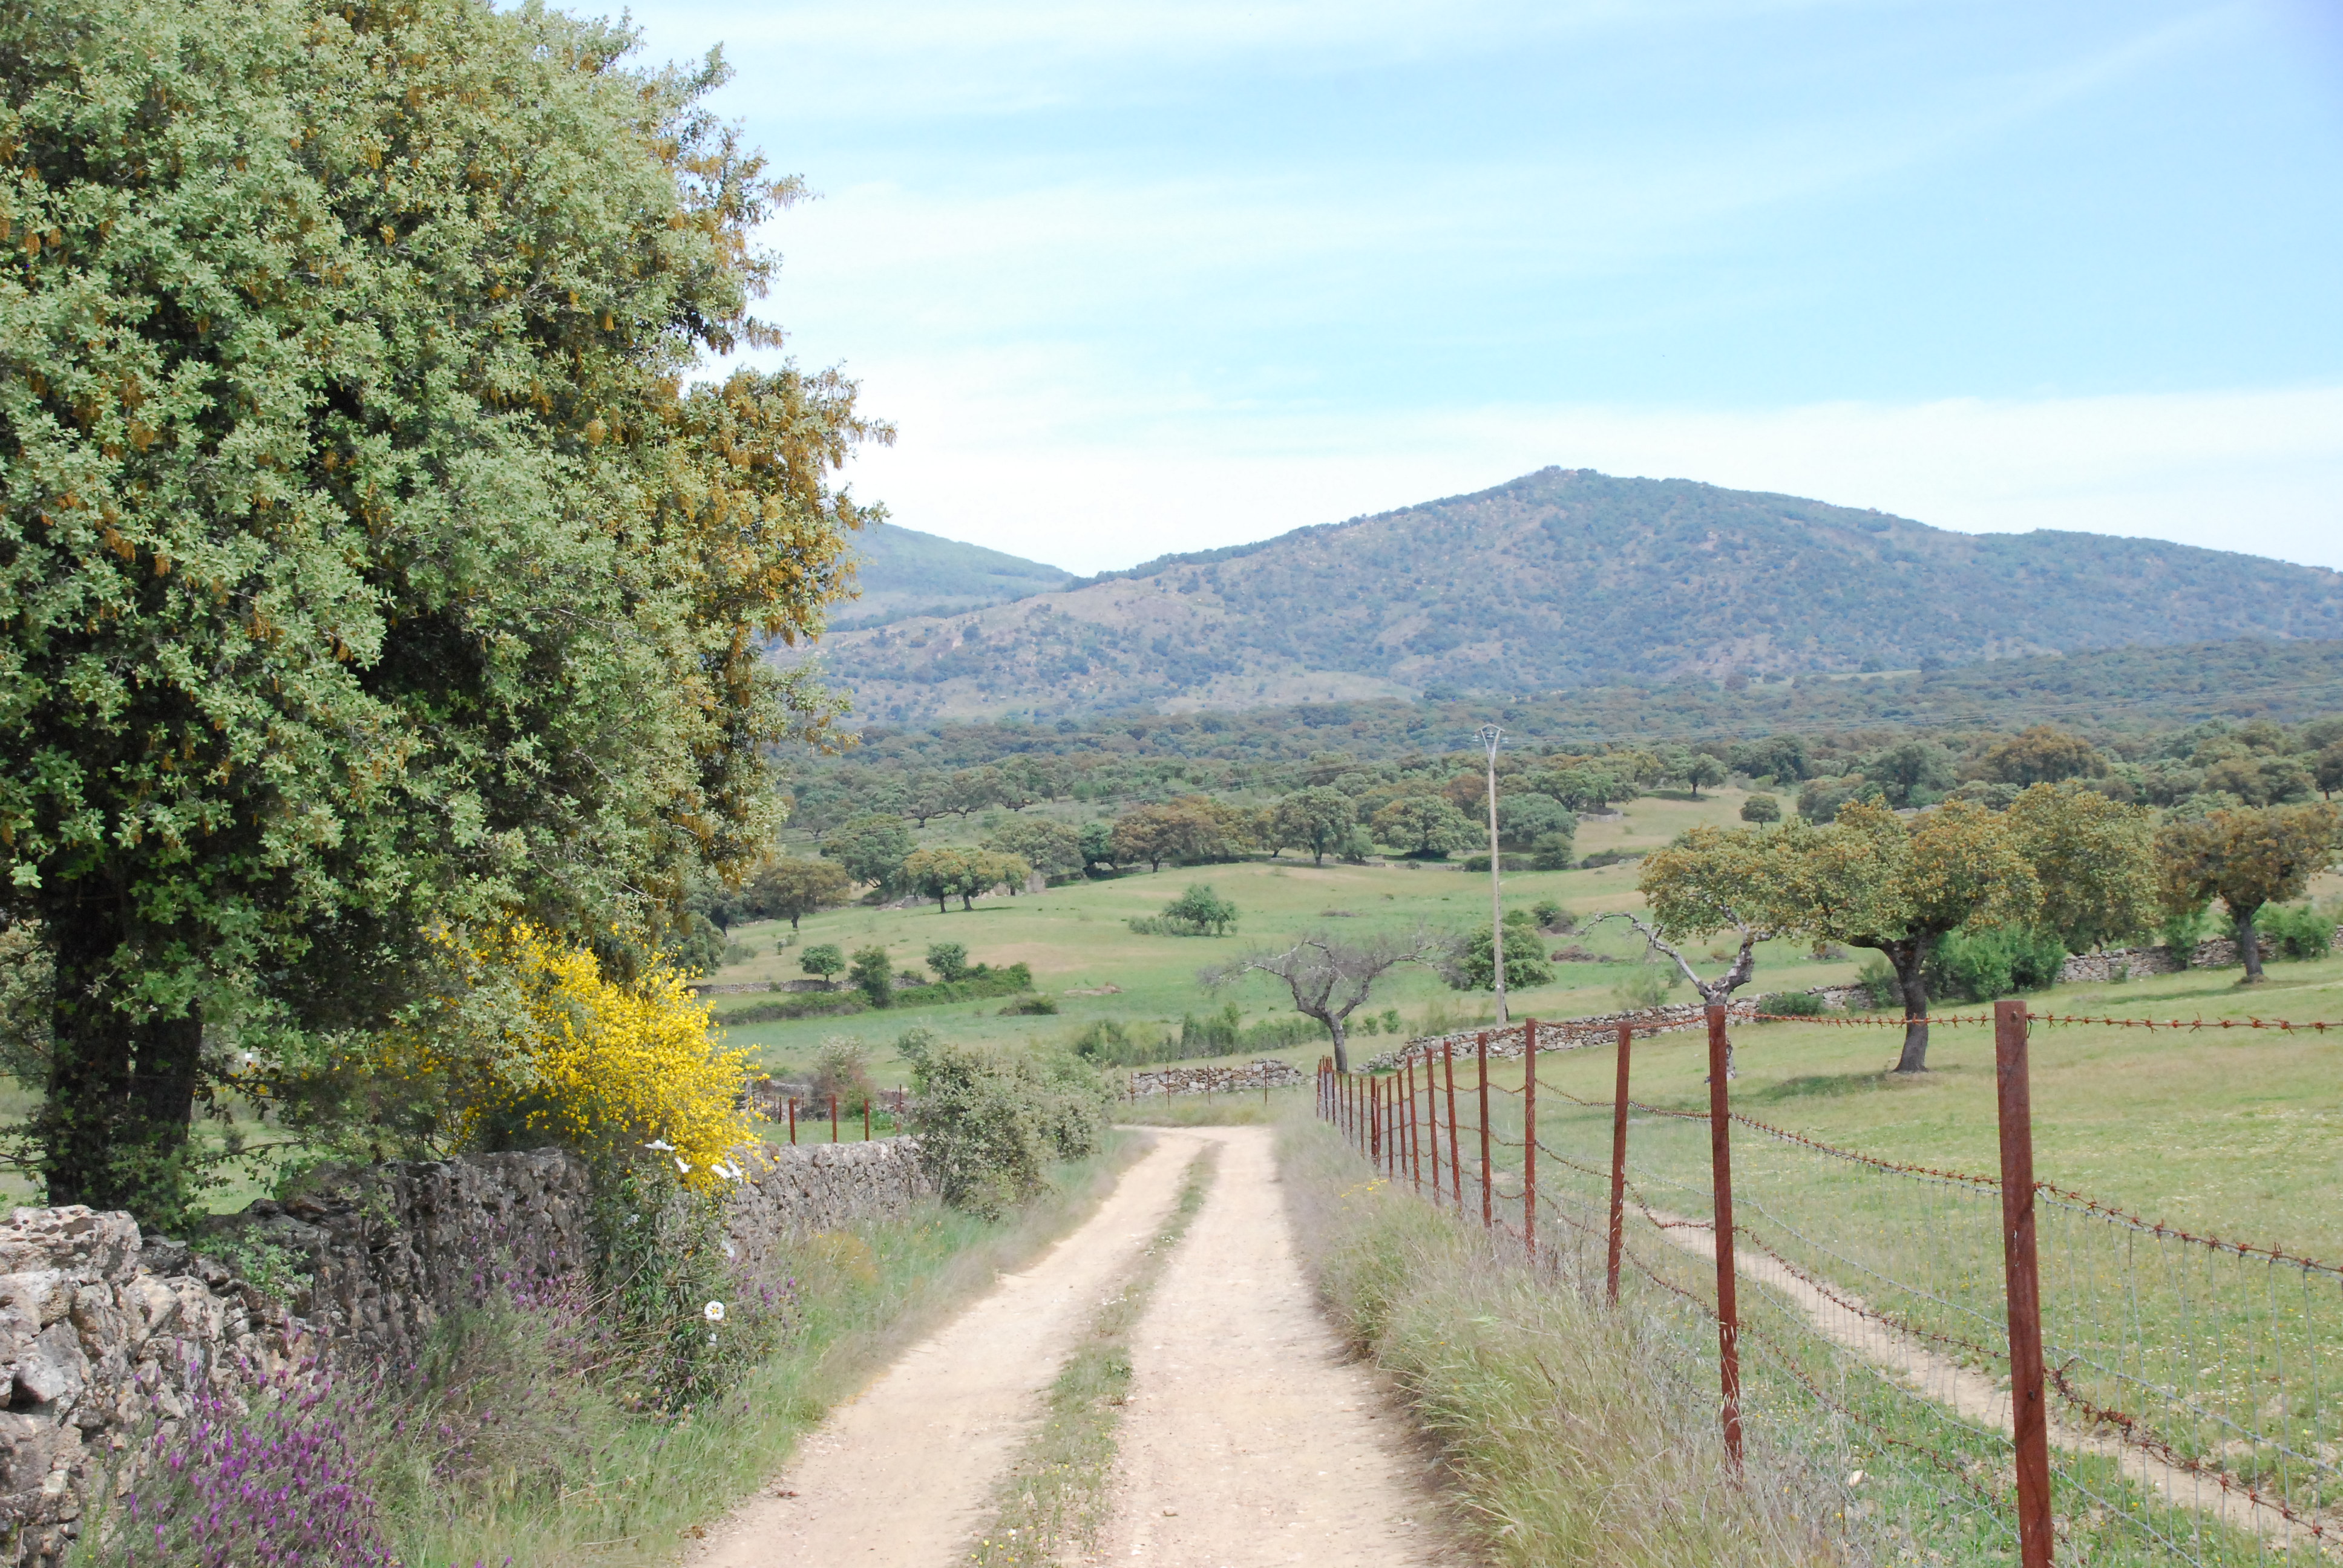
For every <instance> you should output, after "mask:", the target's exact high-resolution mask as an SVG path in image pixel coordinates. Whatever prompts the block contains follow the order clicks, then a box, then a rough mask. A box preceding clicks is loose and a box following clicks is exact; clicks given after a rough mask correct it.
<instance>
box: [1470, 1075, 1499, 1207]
mask: <svg viewBox="0 0 2343 1568" xmlns="http://www.w3.org/2000/svg"><path fill="white" fill-rule="evenodd" d="M1473 1050H1474V1052H1475V1053H1476V1054H1477V1055H1478V1056H1479V1057H1480V1059H1481V1229H1483V1231H1485V1230H1487V1229H1488V1228H1489V1227H1490V1226H1491V1225H1493V1224H1494V1223H1495V1222H1496V1218H1495V1215H1494V1214H1493V1213H1492V1211H1491V1200H1490V1191H1489V1032H1488V1030H1482V1031H1481V1040H1480V1043H1479V1044H1478V1045H1476V1046H1474V1047H1473Z"/></svg>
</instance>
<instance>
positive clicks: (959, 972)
mask: <svg viewBox="0 0 2343 1568" xmlns="http://www.w3.org/2000/svg"><path fill="white" fill-rule="evenodd" d="M928 972H929V973H930V974H931V975H933V976H935V977H936V979H938V980H941V981H942V982H943V983H944V984H946V985H950V984H952V983H953V982H955V981H957V980H964V979H966V978H967V976H968V949H967V947H966V946H965V945H964V944H962V943H960V942H930V943H929V944H928Z"/></svg>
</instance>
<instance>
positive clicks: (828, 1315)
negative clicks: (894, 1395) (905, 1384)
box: [385, 1134, 1144, 1568]
mask: <svg viewBox="0 0 2343 1568" xmlns="http://www.w3.org/2000/svg"><path fill="white" fill-rule="evenodd" d="M1143 1146H1144V1145H1143V1141H1141V1140H1140V1139H1137V1138H1133V1137H1131V1136H1130V1135H1128V1134H1117V1135H1114V1136H1113V1137H1112V1140H1111V1142H1110V1143H1109V1145H1108V1147H1107V1148H1106V1150H1105V1151H1103V1152H1101V1154H1099V1155H1098V1156H1096V1157H1095V1158H1092V1159H1090V1160H1085V1161H1078V1162H1075V1163H1072V1164H1070V1165H1065V1166H1061V1167H1060V1168H1059V1169H1058V1170H1057V1171H1055V1172H1054V1173H1053V1174H1052V1177H1051V1184H1050V1188H1049V1190H1048V1191H1046V1192H1045V1193H1043V1194H1042V1195H1041V1197H1040V1198H1038V1199H1036V1200H1035V1201H1032V1202H1031V1203H1029V1204H1027V1205H1026V1206H1025V1207H1023V1208H1022V1209H1021V1210H1019V1211H1017V1212H1016V1213H1014V1214H1013V1215H1011V1217H1010V1218H1009V1219H1007V1220H1006V1221H999V1222H988V1221H982V1220H979V1219H976V1218H974V1217H972V1216H970V1215H967V1214H963V1213H960V1212H958V1211H953V1210H950V1209H947V1208H944V1207H943V1206H942V1205H940V1204H930V1205H927V1206H926V1207H924V1208H923V1209H922V1211H920V1212H917V1213H915V1214H913V1215H911V1216H910V1217H908V1218H905V1219H902V1220H895V1221H874V1222H869V1223H864V1224H859V1225H856V1226H853V1227H851V1228H850V1229H849V1230H846V1231H836V1232H828V1233H824V1234H822V1235H819V1236H814V1237H810V1238H809V1239H808V1241H807V1244H806V1248H805V1250H804V1256H803V1259H802V1261H801V1263H800V1264H799V1272H798V1275H797V1279H798V1285H799V1302H800V1305H801V1309H802V1312H803V1314H804V1316H803V1320H802V1324H801V1327H800V1329H799V1332H798V1333H797V1334H796V1335H795V1336H794V1337H793V1339H792V1341H791V1342H790V1343H789V1346H788V1347H787V1348H786V1349H785V1350H783V1351H782V1352H781V1353H779V1355H777V1356H775V1357H773V1358H772V1359H771V1360H769V1361H768V1362H765V1363H764V1364H763V1365H761V1366H759V1368H758V1369H757V1371H756V1372H753V1373H752V1374H751V1375H750V1376H749V1379H748V1381H747V1382H745V1383H744V1384H743V1385H742V1386H741V1387H739V1389H736V1390H735V1391H734V1392H732V1393H731V1394H730V1396H729V1397H728V1398H727V1399H726V1400H725V1401H724V1403H723V1405H722V1407H721V1408H720V1409H703V1410H700V1411H697V1412H691V1413H690V1414H689V1415H686V1416H684V1417H681V1418H679V1419H677V1420H673V1421H646V1420H643V1419H640V1418H631V1417H628V1416H625V1415H622V1414H621V1413H619V1412H617V1411H615V1410H613V1409H611V1408H609V1407H608V1405H607V1403H604V1402H590V1401H588V1402H577V1403H575V1404H573V1405H572V1406H571V1407H570V1408H569V1410H568V1412H567V1413H568V1416H569V1418H570V1419H572V1420H578V1421H586V1422H591V1423H592V1424H593V1425H594V1426H595V1427H596V1428H598V1430H597V1431H596V1432H594V1433H593V1434H592V1442H591V1444H590V1457H588V1458H587V1459H586V1460H585V1462H583V1463H582V1464H580V1465H578V1466H577V1467H576V1473H572V1474H566V1475H564V1476H563V1478H562V1484H561V1486H560V1488H559V1490H558V1493H548V1490H546V1489H544V1488H542V1487H528V1488H516V1489H514V1490H512V1491H511V1492H508V1493H504V1494H503V1495H497V1494H495V1493H489V1494H487V1495H483V1494H481V1493H478V1492H475V1491H472V1490H470V1489H466V1491H465V1492H463V1493H457V1494H452V1495H451V1494H450V1493H447V1491H446V1490H445V1489H444V1488H437V1487H434V1486H433V1485H432V1484H431V1483H430V1478H429V1477H428V1476H426V1475H418V1476H416V1477H415V1478H413V1483H411V1484H409V1485H407V1486H403V1487H398V1486H395V1487H393V1488H391V1489H390V1490H391V1492H392V1493H393V1494H394V1495H393V1498H392V1499H391V1500H390V1503H389V1506H388V1507H387V1509H386V1511H385V1512H386V1515H387V1517H386V1519H385V1523H386V1524H387V1526H388V1527H389V1529H390V1532H391V1533H392V1535H393V1538H394V1540H395V1542H396V1544H397V1551H398V1556H399V1560H400V1561H401V1562H402V1563H408V1564H413V1565H415V1568H430V1565H436V1564H440V1563H456V1564H462V1563H475V1562H485V1563H491V1564H493V1563H504V1562H507V1561H509V1562H510V1563H513V1564H514V1565H515V1568H587V1565H588V1564H591V1565H593V1568H630V1565H633V1564H649V1563H667V1562H671V1561H672V1560H673V1559H674V1556H675V1554H676V1553H677V1552H678V1551H679V1549H680V1548H681V1547H682V1546H683V1545H684V1543H686V1542H687V1541H688V1540H689V1539H691V1538H694V1537H696V1536H698V1535H699V1534H700V1533H701V1532H702V1530H703V1529H704V1528H705V1526H706V1525H707V1524H708V1523H709V1522H712V1521H713V1520H714V1519H716V1518H717V1517H719V1515H721V1514H722V1513H724V1512H725V1510H727V1509H728V1508H729V1507H731V1506H732V1505H733V1504H734V1503H737V1502H738V1501H739V1499H740V1498H742V1497H744V1496H746V1495H748V1494H749V1493H751V1492H753V1491H755V1490H756V1489H757V1488H758V1487H759V1485H761V1484H764V1483H767V1482H769V1480H770V1479H771V1476H772V1474H773V1473H774V1471H775V1470H777V1469H778V1468H779V1466H780V1465H781V1464H782V1462H784V1461H785V1460H786V1459H787V1458H788V1456H789V1452H790V1451H791V1450H792V1449H793V1448H794V1447H795V1446H796V1445H797V1443H798V1442H799V1440H800V1439H801V1438H802V1437H803V1436H804V1435H805V1433H806V1432H808V1431H809V1430H810V1429H811V1428H812V1427H813V1426H814V1425H816V1424H817V1423H818V1422H820V1420H821V1419H822V1417H823V1416H824V1415H825V1414H826V1413H827V1412H828V1411H829V1409H830V1406H831V1405H833V1404H834V1403H836V1402H838V1401H839V1400H840V1399H841V1398H844V1397H846V1396H847V1395H848V1394H850V1393H851V1392H853V1390H854V1389H855V1388H856V1387H857V1386H859V1385H860V1383H861V1382H863V1381H864V1380H865V1379H866V1378H868V1377H869V1375H870V1372H871V1371H872V1370H873V1369H874V1368H876V1367H879V1366H881V1365H883V1364H885V1362H888V1361H889V1360H890V1359H891V1358H892V1357H893V1356H894V1355H895V1354H896V1353H897V1352H899V1351H900V1350H901V1349H902V1347H903V1346H905V1345H906V1344H908V1343H910V1342H912V1341H914V1340H916V1339H917V1338H918V1337H919V1336H920V1334H922V1333H923V1332H927V1331H928V1330H929V1329H930V1328H931V1327H932V1326H933V1325H934V1324H935V1323H937V1322H939V1321H940V1320H941V1319H942V1318H944V1317H945V1316H946V1315H948V1314H949V1313H950V1312H951V1311H952V1310H953V1309H955V1308H957V1307H958V1306H960V1304H961V1303H962V1302H966V1301H967V1300H968V1299H969V1298H970V1297H971V1296H973V1295H974V1294H976V1293H977V1292H980V1291H981V1290H983V1289H985V1288H986V1287H988V1286H990V1284H991V1283H992V1282H993V1279H994V1278H995V1276H996V1275H997V1274H998V1273H999V1272H1001V1271H1004V1270H1010V1269H1014V1268H1017V1267H1020V1266H1021V1265H1022V1264H1023V1263H1024V1262H1025V1261H1027V1260H1029V1259H1030V1258H1031V1257H1032V1256H1034V1255H1035V1254H1036V1253H1038V1252H1039V1251H1041V1249H1042V1248H1043V1247H1045V1246H1047V1245H1048V1244H1049V1243H1050V1242H1051V1241H1055V1240H1056V1239H1057V1238H1059V1237H1060V1236H1062V1235H1063V1234H1065V1233H1066V1231H1068V1230H1069V1229H1071V1227H1072V1226H1073V1225H1074V1224H1075V1223H1076V1222H1078V1221H1080V1220H1081V1218H1082V1217H1083V1216H1084V1215H1086V1214H1087V1213H1089V1212H1090V1211H1091V1210H1092V1209H1093V1208H1095V1207H1096V1206H1097V1204H1098V1202H1099V1201H1101V1199H1102V1198H1103V1197H1104V1196H1105V1195H1106V1193H1107V1192H1108V1191H1111V1189H1112V1187H1113V1185H1114V1182H1115V1181H1116V1180H1117V1178H1118V1177H1119V1176H1120V1175H1121V1172H1122V1171H1123V1169H1124V1168H1125V1167H1126V1166H1128V1165H1129V1164H1130V1162H1131V1161H1132V1160H1133V1159H1134V1158H1136V1157H1137V1155H1138V1154H1139V1153H1140V1152H1141V1150H1142V1149H1143Z"/></svg>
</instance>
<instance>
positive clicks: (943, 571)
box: [831, 523, 1074, 632]
mask: <svg viewBox="0 0 2343 1568" xmlns="http://www.w3.org/2000/svg"><path fill="white" fill-rule="evenodd" d="M855 544H856V545H857V547H858V553H859V554H860V557H861V565H860V568H859V569H858V571H857V573H856V576H857V578H858V580H859V581H860V583H861V586H862V594H861V597H860V598H856V599H854V600H851V601H850V602H849V603H847V604H843V605H840V607H839V612H840V613H839V617H838V618H837V619H836V620H835V621H834V622H833V623H832V627H831V629H832V631H833V632H837V631H850V630H853V629H854V628H858V627H870V626H880V625H884V624H886V623H888V622H890V621H898V620H901V619H903V618H906V617H910V616H943V615H950V614H953V613H954V612H956V611H960V610H970V609H981V608H984V607H985V606H987V605H995V604H1002V603H1005V602H1007V601H1008V600H1010V599H1017V598H1025V597H1027V596H1028V595H1030V594H1037V593H1047V592H1049V591H1050V590H1051V589H1052V588H1064V587H1065V586H1066V585H1067V584H1068V583H1069V582H1071V581H1072V580H1073V575H1074V574H1073V573H1071V572H1070V571H1067V570H1065V569H1064V568H1061V567H1051V566H1043V565H1042V564H1041V562H1040V561H1029V560H1026V559H1024V558H1022V557H1020V556H1011V555H1004V554H1002V553H1001V551H999V550H988V549H986V548H984V547H983V546H981V545H964V544H961V543H960V541H959V540H958V539H946V538H938V537H937V536H936V535H934V534H923V533H921V532H920V531H919V530H918V529H917V528H897V527H896V526H895V525H893V524H892V523H881V524H880V526H879V527H877V528H872V529H870V531H869V532H867V533H864V534H860V535H858V536H857V537H856V539H855Z"/></svg>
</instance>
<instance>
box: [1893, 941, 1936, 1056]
mask: <svg viewBox="0 0 2343 1568" xmlns="http://www.w3.org/2000/svg"><path fill="white" fill-rule="evenodd" d="M1885 951H1886V954H1887V961H1888V962H1889V963H1891V964H1894V965H1895V966H1896V986H1897V988H1898V989H1900V990H1902V991H1903V993H1904V1054H1903V1055H1901V1056H1899V1057H1897V1058H1896V1071H1898V1072H1926V1071H1927V1070H1928V985H1927V982H1926V980H1924V979H1923V978H1922V977H1921V973H1920V966H1921V962H1922V960H1925V959H1926V957H1927V951H1928V944H1927V943H1926V941H1925V940H1923V939H1921V938H1919V937H1906V938H1905V939H1904V940H1902V941H1899V942H1893V943H1890V944H1889V945H1888V946H1887V948H1886V949H1885Z"/></svg>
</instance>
